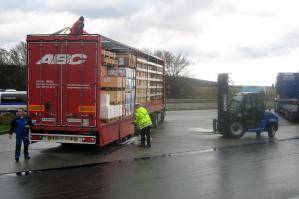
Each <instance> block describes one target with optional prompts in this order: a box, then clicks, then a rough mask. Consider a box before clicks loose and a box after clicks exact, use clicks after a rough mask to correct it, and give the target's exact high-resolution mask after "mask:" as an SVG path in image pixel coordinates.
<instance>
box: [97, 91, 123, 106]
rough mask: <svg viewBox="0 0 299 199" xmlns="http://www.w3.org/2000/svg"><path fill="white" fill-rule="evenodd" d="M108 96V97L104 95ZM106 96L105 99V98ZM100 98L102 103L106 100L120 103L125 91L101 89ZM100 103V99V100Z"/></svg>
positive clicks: (110, 102)
mask: <svg viewBox="0 0 299 199" xmlns="http://www.w3.org/2000/svg"><path fill="white" fill-rule="evenodd" d="M104 96H105V97H104ZM106 96H108V97H106ZM106 98H107V99H106ZM101 100H103V103H104V104H106V105H107V102H106V101H108V100H109V101H108V102H109V104H121V103H123V102H124V100H125V91H106V90H102V91H101ZM101 104H102V101H101Z"/></svg>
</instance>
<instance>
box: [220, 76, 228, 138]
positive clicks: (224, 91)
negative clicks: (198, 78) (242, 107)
mask: <svg viewBox="0 0 299 199" xmlns="http://www.w3.org/2000/svg"><path fill="white" fill-rule="evenodd" d="M217 98H218V99H217V101H218V131H219V133H221V134H223V135H224V136H225V137H228V136H229V134H230V131H229V114H228V74H227V73H221V74H218V81H217Z"/></svg>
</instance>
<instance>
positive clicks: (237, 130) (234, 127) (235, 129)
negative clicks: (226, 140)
mask: <svg viewBox="0 0 299 199" xmlns="http://www.w3.org/2000/svg"><path fill="white" fill-rule="evenodd" d="M244 133H245V129H244V126H243V124H242V123H241V122H232V123H231V125H230V135H231V137H232V138H240V137H242V136H243V135H244Z"/></svg>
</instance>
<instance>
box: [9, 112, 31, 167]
mask: <svg viewBox="0 0 299 199" xmlns="http://www.w3.org/2000/svg"><path fill="white" fill-rule="evenodd" d="M17 115H18V116H17V117H16V118H15V119H14V120H13V121H12V122H11V127H10V132H9V138H10V139H11V138H12V134H13V133H15V134H16V152H15V160H16V162H18V161H19V159H20V155H21V146H22V142H23V143H24V157H25V159H27V160H28V159H30V156H29V153H28V146H29V144H30V141H29V129H30V128H31V127H32V126H33V123H32V121H31V119H30V118H29V117H28V116H26V115H25V112H24V109H23V108H19V109H18V113H17Z"/></svg>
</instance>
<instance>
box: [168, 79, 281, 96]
mask: <svg viewBox="0 0 299 199" xmlns="http://www.w3.org/2000/svg"><path fill="white" fill-rule="evenodd" d="M241 88H242V86H230V92H231V94H233V93H237V92H240V91H241ZM265 88H266V100H267V101H273V100H274V97H275V88H273V87H265ZM216 96H217V83H216V82H213V81H207V80H201V79H194V78H188V77H166V98H167V99H169V100H170V101H171V100H172V99H176V100H180V101H186V102H187V101H190V102H194V101H199V102H216Z"/></svg>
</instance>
